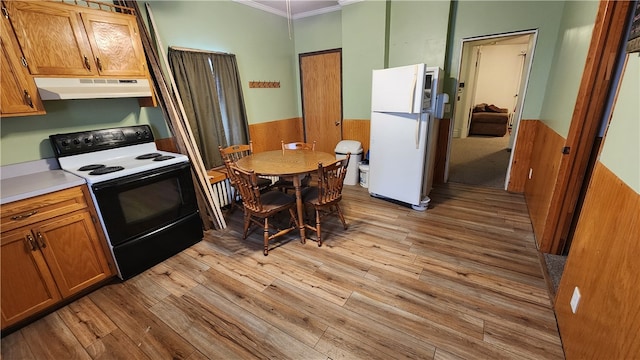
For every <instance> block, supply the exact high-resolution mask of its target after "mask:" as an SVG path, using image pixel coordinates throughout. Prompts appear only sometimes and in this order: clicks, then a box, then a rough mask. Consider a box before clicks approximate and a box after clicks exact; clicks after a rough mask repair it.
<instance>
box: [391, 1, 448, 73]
mask: <svg viewBox="0 0 640 360" xmlns="http://www.w3.org/2000/svg"><path fill="white" fill-rule="evenodd" d="M449 9H450V2H449V1H444V0H440V1H392V2H391V12H390V14H389V15H390V28H389V29H390V33H389V67H394V66H403V65H411V64H416V63H425V64H427V66H438V67H440V68H443V69H444V67H445V66H444V60H445V53H446V48H447V32H448V30H449Z"/></svg>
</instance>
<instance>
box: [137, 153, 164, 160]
mask: <svg viewBox="0 0 640 360" xmlns="http://www.w3.org/2000/svg"><path fill="white" fill-rule="evenodd" d="M158 156H161V154H160V153H149V154H143V155H140V156H136V159H138V160H145V159H153V158H157V157H158Z"/></svg>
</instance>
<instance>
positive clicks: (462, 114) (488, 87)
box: [445, 30, 537, 189]
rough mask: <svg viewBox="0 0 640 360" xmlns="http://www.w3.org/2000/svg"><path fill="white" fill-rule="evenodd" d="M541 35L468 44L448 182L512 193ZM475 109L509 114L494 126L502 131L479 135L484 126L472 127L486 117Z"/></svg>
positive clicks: (462, 57)
mask: <svg viewBox="0 0 640 360" xmlns="http://www.w3.org/2000/svg"><path fill="white" fill-rule="evenodd" d="M536 35H537V31H535V30H532V31H522V32H516V33H508V34H499V35H491V36H481V37H473V38H467V39H463V40H462V47H461V54H460V63H459V65H458V74H459V75H458V85H457V88H456V93H455V95H454V96H453V98H454V99H455V104H454V110H453V114H452V119H453V121H452V122H451V125H450V130H449V153H448V157H447V163H446V169H445V182H460V183H464V184H470V185H477V186H487V187H495V188H502V189H507V184H508V181H509V171H510V168H511V161H512V153H513V151H512V149H513V148H514V146H515V142H516V135H517V128H518V124H519V122H520V118H521V115H522V104H523V103H524V99H525V95H526V94H525V93H526V86H527V83H528V78H529V72H530V68H531V59H532V58H533V50H534V46H535V40H536ZM484 109H487V110H484ZM474 110H475V111H476V112H483V111H486V112H488V113H491V112H493V113H497V112H506V113H504V114H503V115H500V116H496V118H499V119H500V120H496V121H499V123H498V124H496V125H494V124H491V125H490V126H492V127H493V126H495V127H497V128H498V129H500V130H501V131H496V132H494V131H489V132H488V133H486V132H483V131H478V130H477V129H478V125H479V124H478V123H475V124H473V126H472V123H471V121H472V118H474V120H476V121H477V119H478V118H480V117H479V116H476V117H474V116H473V114H474ZM488 115H489V116H490V114H488ZM483 116H484V115H483ZM492 121H493V120H492ZM470 130H471V131H470Z"/></svg>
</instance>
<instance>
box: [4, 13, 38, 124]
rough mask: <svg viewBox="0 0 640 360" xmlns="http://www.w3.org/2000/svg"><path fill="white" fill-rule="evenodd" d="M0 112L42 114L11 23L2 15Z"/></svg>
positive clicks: (11, 114)
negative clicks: (0, 89) (0, 90)
mask: <svg viewBox="0 0 640 360" xmlns="http://www.w3.org/2000/svg"><path fill="white" fill-rule="evenodd" d="M0 27H1V29H0V43H2V58H0V82H1V83H2V85H1V87H2V94H0V97H1V99H2V100H1V101H0V114H1V115H3V116H17V115H37V114H44V113H45V111H44V106H43V105H42V101H40V96H39V95H38V90H37V88H36V85H35V83H34V81H33V79H32V78H31V77H30V76H28V74H27V69H26V68H25V67H24V66H22V63H21V61H20V57H21V55H22V54H21V52H20V47H19V46H18V45H17V42H16V40H15V36H14V34H13V31H12V30H11V24H9V21H8V20H7V19H6V18H5V17H4V16H3V17H2V19H1V22H0Z"/></svg>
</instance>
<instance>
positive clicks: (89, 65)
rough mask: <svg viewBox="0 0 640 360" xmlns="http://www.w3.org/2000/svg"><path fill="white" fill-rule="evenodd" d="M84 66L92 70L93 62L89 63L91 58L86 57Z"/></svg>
mask: <svg viewBox="0 0 640 360" xmlns="http://www.w3.org/2000/svg"><path fill="white" fill-rule="evenodd" d="M84 67H86V68H87V70H89V71H91V64H89V59H88V58H87V57H86V56H85V57H84Z"/></svg>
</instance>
